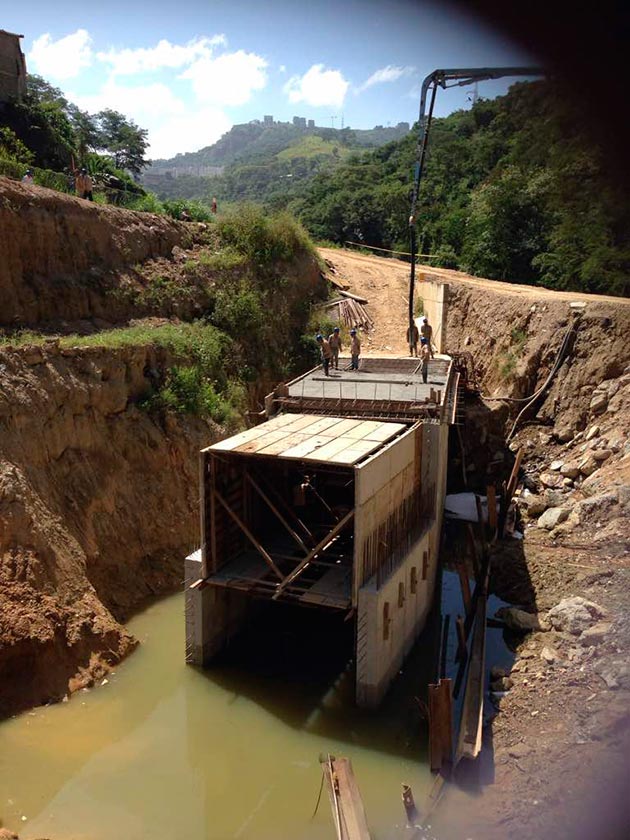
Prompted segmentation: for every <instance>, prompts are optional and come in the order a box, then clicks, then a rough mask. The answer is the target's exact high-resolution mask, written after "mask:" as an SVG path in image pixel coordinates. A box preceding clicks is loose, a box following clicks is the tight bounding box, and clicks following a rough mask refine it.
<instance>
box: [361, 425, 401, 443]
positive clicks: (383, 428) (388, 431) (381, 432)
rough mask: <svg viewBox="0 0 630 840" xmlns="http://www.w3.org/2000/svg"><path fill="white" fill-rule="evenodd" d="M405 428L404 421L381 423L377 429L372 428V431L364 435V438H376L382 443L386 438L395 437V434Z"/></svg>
mask: <svg viewBox="0 0 630 840" xmlns="http://www.w3.org/2000/svg"><path fill="white" fill-rule="evenodd" d="M406 428H408V427H407V426H406V425H405V424H404V423H389V422H388V423H381V425H380V427H379V428H378V429H374V431H372V432H370V433H369V434H367V435H365V438H364V439H365V440H378V441H381V442H383V443H384V442H385V441H386V440H389V439H390V438H393V437H395V435H397V434H398V433H399V432H402V431H403V430H404V429H406Z"/></svg>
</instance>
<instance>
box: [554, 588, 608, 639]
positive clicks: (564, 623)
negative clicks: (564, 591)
mask: <svg viewBox="0 0 630 840" xmlns="http://www.w3.org/2000/svg"><path fill="white" fill-rule="evenodd" d="M605 615H606V611H605V610H604V609H603V608H602V607H600V606H599V604H595V603H594V602H593V601H589V600H587V599H586V598H582V597H580V596H579V595H573V596H571V597H570V598H563V599H562V601H560V603H559V604H556V606H555V607H552V609H550V610H549V612H548V614H547V618H548V619H549V621H550V622H551V626H552V627H553V628H554V630H566V631H567V632H569V633H572V634H573V635H574V636H579V635H580V633H582V631H583V630H586V629H587V628H588V627H591V626H592V625H593V624H595V623H596V622H597V621H599V620H600V619H601V618H604V617H605Z"/></svg>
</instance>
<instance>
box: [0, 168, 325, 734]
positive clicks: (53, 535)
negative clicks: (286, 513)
mask: <svg viewBox="0 0 630 840" xmlns="http://www.w3.org/2000/svg"><path fill="white" fill-rule="evenodd" d="M210 227H211V226H208V227H206V228H200V227H199V226H197V225H185V224H180V223H176V222H173V221H171V220H169V219H166V218H163V217H158V216H153V215H150V214H146V213H133V212H129V211H125V210H119V209H116V208H111V207H98V206H94V205H91V204H89V203H87V202H85V201H80V200H79V199H75V198H73V197H70V196H64V195H60V194H59V193H55V192H53V191H50V190H44V189H41V188H29V187H25V186H23V185H20V184H15V183H14V182H12V181H7V180H6V179H2V178H0V253H1V254H2V259H1V260H0V328H4V331H5V332H6V333H8V334H11V333H12V331H13V330H14V329H16V328H17V329H18V330H19V328H22V327H29V329H30V330H31V331H37V332H39V333H46V334H48V335H50V334H51V333H52V334H53V336H54V335H57V336H59V335H63V334H67V333H71V332H74V331H76V332H79V333H92V334H93V335H92V337H91V339H90V344H89V345H88V346H86V345H85V343H83V344H81V342H79V343H78V344H77V346H72V343H71V340H70V339H68V338H66V339H65V340H64V341H61V342H60V341H59V340H58V339H56V338H54V337H51V338H50V339H49V340H45V341H42V336H41V335H39V336H36V337H35V338H34V341H33V343H32V344H28V345H27V344H24V336H22V338H21V340H20V341H18V342H17V343H16V346H9V344H6V343H4V344H3V343H0V687H1V688H0V717H2V716H5V715H7V714H10V713H13V712H15V711H18V710H20V709H23V708H27V707H29V706H32V705H35V704H38V703H42V702H46V701H49V700H60V699H61V698H63V697H64V695H65V694H66V693H68V691H69V690H70V691H71V690H74V689H76V688H77V687H80V686H82V685H84V684H86V683H91V681H93V680H94V679H98V678H99V677H100V676H101V675H102V674H103V673H104V672H105V670H106V669H107V667H108V666H110V665H112V664H114V663H115V662H117V661H119V660H120V658H122V657H123V656H124V655H125V654H126V653H128V652H129V651H130V650H131V649H132V648H133V647H134V645H135V644H136V642H135V640H134V639H133V638H131V636H130V635H129V634H128V633H127V631H126V630H125V628H124V627H123V626H122V624H121V622H122V621H124V620H125V619H126V617H127V616H128V615H129V613H130V611H131V610H133V609H134V608H136V607H137V606H138V605H140V604H141V603H142V601H143V600H144V599H145V598H146V597H147V596H149V595H153V594H156V593H162V592H172V591H174V590H175V589H177V587H178V586H179V585H180V584H181V580H182V575H183V558H184V556H185V555H186V554H187V553H188V552H190V551H191V550H193V549H194V548H195V547H196V546H197V542H198V522H197V511H198V451H199V449H200V448H201V447H202V446H206V445H208V444H209V443H211V442H212V441H213V440H216V439H217V438H218V437H219V436H222V435H224V434H225V430H224V429H221V428H219V427H218V426H217V425H215V424H214V423H212V422H211V421H206V420H202V419H200V418H198V417H195V416H193V415H191V414H184V413H179V414H177V413H174V412H168V411H167V412H165V413H162V414H161V415H159V416H158V415H155V414H153V415H151V414H149V413H147V412H146V411H145V410H144V409H143V408H142V407H141V406H140V403H141V402H142V398H143V397H146V396H148V395H149V393H150V392H151V389H152V386H153V387H155V385H156V381H160V382H161V381H163V379H164V373H165V371H167V370H168V369H169V368H171V367H172V366H173V365H174V364H182V359H179V358H178V359H175V358H174V357H171V356H170V354H169V351H167V350H165V349H163V345H161V344H160V343H159V342H156V343H155V344H152V343H151V336H150V333H151V329H152V327H153V326H158V325H160V324H164V322H165V321H166V320H167V319H168V317H169V316H176V318H177V319H180V320H191V319H193V318H197V317H199V316H202V315H206V314H208V313H211V312H212V306H213V303H214V300H215V298H216V294H217V290H218V289H220V288H221V283H222V281H223V280H225V279H226V275H225V269H222V268H221V265H220V262H219V263H216V264H215V263H213V262H212V257H213V256H214V254H215V253H216V251H217V249H215V248H214V247H213V246H214V245H216V244H217V243H216V242H214V241H213V240H212V231H211V230H210ZM196 237H200V238H201V239H202V240H203V248H202V247H201V244H200V243H199V242H195V240H196ZM215 238H216V234H215ZM219 244H220V243H219ZM239 265H241V267H242V270H243V271H250V274H251V277H252V278H253V280H252V282H260V284H261V287H263V286H265V284H267V286H266V287H265V288H267V287H268V286H269V285H270V284H271V285H273V283H274V282H275V281H276V280H277V282H278V286H279V288H280V286H281V287H282V294H283V299H282V306H281V307H279V309H278V311H282V313H283V318H284V323H283V331H282V335H281V336H280V340H279V344H278V352H279V353H282V354H284V355H290V352H291V350H292V349H293V348H292V347H291V342H292V341H293V338H294V334H299V333H300V331H301V329H303V326H302V322H303V321H304V320H305V318H306V314H305V313H307V310H308V307H305V305H304V303H305V301H308V300H310V299H311V298H313V297H318V296H319V297H321V296H322V294H323V293H324V292H325V284H324V282H323V280H322V278H321V276H320V272H319V268H318V266H317V263H316V261H315V259H314V258H313V257H312V255H310V254H308V253H307V252H306V251H304V252H301V253H299V254H297V255H296V257H295V259H294V260H293V262H289V263H286V264H285V263H283V264H282V265H278V266H266V271H265V273H264V276H263V274H261V275H260V277H258V275H257V273H256V267H255V266H250V265H248V264H246V263H239ZM228 270H229V269H228ZM236 270H237V271H238V270H241V269H238V268H237V269H236ZM222 271H223V272H224V273H222ZM239 277H240V275H238V274H236V275H235V274H234V273H232V274H230V277H229V279H230V281H234V280H236V282H238V280H239ZM232 285H234V283H233V284H232ZM267 290H268V288H267ZM145 314H151V315H157V316H159V318H157V319H146V320H145V321H144V322H143V323H142V330H141V331H139V332H138V333H137V334H138V335H140V334H141V335H142V338H138V339H137V340H138V341H141V342H142V344H141V345H134V344H132V343H130V341H129V340H127V341H125V342H122V343H121V344H118V343H117V342H116V341H115V340H114V339H113V338H112V336H111V335H110V336H109V338H108V339H104V340H103V346H99V344H98V340H99V333H100V331H101V330H102V329H103V328H104V327H111V326H113V325H115V326H116V327H124V326H126V325H127V324H128V322H129V321H130V320H131V319H132V318H137V317H138V316H139V315H140V316H141V315H145ZM2 331H3V330H1V329H0V332H2ZM134 335H135V333H134ZM145 344H146V346H145ZM169 346H170V345H169ZM160 348H161V349H160ZM258 349H259V348H258ZM183 363H184V364H186V363H187V362H186V360H184V361H183ZM188 363H190V360H188ZM258 370H259V372H260V378H261V382H260V383H250V390H251V392H252V394H253V395H256V394H257V390H256V385H257V384H258V385H260V387H261V388H262V387H263V384H262V382H263V381H264V380H265V378H266V376H267V374H266V368H264V366H263V365H262V363H261V364H260V365H259V366H258ZM238 373H239V371H238V370H233V371H230V375H233V376H238Z"/></svg>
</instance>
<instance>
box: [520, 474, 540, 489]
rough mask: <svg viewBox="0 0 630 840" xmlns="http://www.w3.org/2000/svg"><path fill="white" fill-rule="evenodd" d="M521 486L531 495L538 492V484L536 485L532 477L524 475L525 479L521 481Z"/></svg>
mask: <svg viewBox="0 0 630 840" xmlns="http://www.w3.org/2000/svg"><path fill="white" fill-rule="evenodd" d="M523 484H524V486H525V488H526V489H527V490H529V491H530V492H531V493H536V491H537V490H538V484H537V483H536V479H535V478H534V476H533V475H525V478H524V479H523Z"/></svg>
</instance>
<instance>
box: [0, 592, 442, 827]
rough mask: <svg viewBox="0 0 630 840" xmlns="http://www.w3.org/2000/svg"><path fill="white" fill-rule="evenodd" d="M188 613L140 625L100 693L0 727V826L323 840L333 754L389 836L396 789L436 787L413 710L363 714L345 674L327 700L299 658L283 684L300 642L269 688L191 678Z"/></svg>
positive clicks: (266, 675) (241, 676)
mask: <svg viewBox="0 0 630 840" xmlns="http://www.w3.org/2000/svg"><path fill="white" fill-rule="evenodd" d="M183 611H184V600H183V596H182V595H176V596H172V597H170V598H167V599H165V600H163V601H160V602H158V603H155V604H153V605H152V606H150V607H149V608H148V609H146V610H145V611H144V612H143V613H142V614H141V615H139V616H137V617H136V618H135V619H133V620H132V621H131V622H130V624H129V627H130V630H131V632H133V633H134V634H135V635H136V636H137V637H138V638H139V639H140V640H141V641H142V643H143V644H142V645H141V646H140V648H139V649H138V650H137V651H136V652H135V653H134V654H133V655H132V656H131V657H130V658H129V659H128V660H127V661H126V662H124V663H122V664H121V665H119V666H118V668H117V669H116V671H115V673H113V674H112V675H110V676H109V677H108V682H107V684H106V685H104V686H102V687H100V686H99V687H98V688H96V689H92V690H89V691H81V692H79V693H78V694H76V695H74V696H73V697H72V698H71V699H70V701H69V702H67V703H60V704H57V705H53V706H47V707H41V708H37V709H34V710H33V711H31V712H28V713H25V714H23V715H20V716H18V717H16V718H14V719H11V720H8V721H6V722H4V723H2V724H1V725H0V819H1V820H2V821H3V822H2V823H0V824H4V825H5V826H8V827H10V828H12V829H13V830H16V831H19V833H20V837H21V838H32V837H51V838H53V840H69V838H72V840H79V839H81V840H87V838H90V840H105V838H107V840H111V838H112V837H121V838H122V837H124V838H125V840H140V838H143V840H144V838H148V837H176V838H178V840H202V838H203V839H204V840H205V839H206V838H216V840H223V839H224V838H257V840H266V838H269V840H271V838H273V840H277V839H278V838H313V840H314V839H315V838H330V837H332V836H334V831H333V825H332V817H331V813H330V808H329V804H328V799H327V797H326V794H325V793H324V794H323V796H322V800H321V803H320V806H319V810H318V812H317V814H316V816H315V817H314V818H313V819H311V815H312V813H313V810H314V808H315V803H316V800H317V795H318V791H319V787H320V779H321V772H320V766H319V761H318V758H319V754H320V753H328V752H331V753H333V754H337V755H349V756H350V757H351V758H352V761H353V765H354V768H355V772H356V775H357V778H358V781H359V784H360V787H361V792H362V794H363V797H364V800H365V804H366V810H367V815H368V819H369V822H370V825H371V827H372V828H373V831H374V836H375V837H383V838H385V837H393V836H396V835H397V834H398V830H399V828H400V827H401V825H402V822H403V811H402V807H401V802H400V789H401V782H407V783H409V784H411V785H412V786H413V788H414V791H415V792H416V795H417V796H420V795H421V794H422V793H423V792H424V791H426V790H427V789H428V785H429V782H430V776H429V773H428V770H427V766H426V763H425V755H424V752H423V745H422V744H423V738H422V734H421V733H419V732H418V731H417V727H416V730H414V726H413V720H412V718H413V714H414V712H413V710H412V709H411V708H410V707H408V705H407V704H405V703H404V702H403V703H402V704H401V703H399V702H396V699H395V698H394V700H393V701H392V702H391V704H390V705H388V706H387V707H386V708H385V709H384V710H381V711H380V712H379V713H377V714H364V713H358V712H357V710H356V709H355V708H353V706H352V703H351V702H350V692H349V689H350V680H351V676H350V673H349V672H348V671H344V670H342V671H341V672H340V673H339V674H338V675H337V678H336V679H334V680H332V681H331V680H330V679H327V680H325V681H324V682H327V684H328V687H327V688H326V687H325V686H322V682H323V681H322V679H321V676H322V675H320V674H315V675H312V678H311V677H310V676H309V675H311V671H309V662H308V655H307V656H306V657H304V665H303V673H302V674H298V675H297V676H298V679H297V680H295V679H294V680H290V679H288V678H287V676H286V674H285V673H283V671H282V668H281V667H280V666H281V665H282V663H283V662H285V661H287V660H291V657H292V656H293V655H294V652H295V648H296V647H297V648H299V647H300V646H301V644H302V643H301V642H300V640H299V639H298V641H297V642H295V641H293V640H292V639H291V638H288V639H286V640H285V641H284V642H283V641H282V639H281V640H280V642H279V643H278V642H276V643H277V644H279V650H278V663H279V664H278V668H277V669H276V672H274V671H273V669H269V667H265V668H263V667H262V665H261V668H260V669H259V672H257V671H256V668H255V667H254V668H253V669H252V668H251V667H250V668H248V670H247V672H246V671H245V669H244V668H243V667H242V663H239V662H238V661H237V662H236V663H232V664H231V665H227V664H226V665H224V666H222V667H221V668H218V669H214V670H211V671H206V672H202V671H199V670H196V669H194V668H191V667H189V666H186V665H185V664H184V661H183V659H184V657H183V650H184V635H183V634H184V617H183ZM279 617H280V620H282V616H281V615H280V614H279ZM331 632H334V628H333V630H332V631H331ZM276 638H277V637H276ZM321 642H322V645H323V646H325V648H326V649H327V652H328V653H330V650H331V647H330V637H328V636H326V634H325V633H324V634H323V635H322V636H321ZM315 644H317V642H315ZM308 653H309V651H308V650H307V654H308ZM253 655H254V656H256V652H254V654H253ZM263 658H264V657H263ZM327 658H329V657H327ZM266 664H267V666H268V662H267V663H266ZM250 665H251V663H250ZM315 670H317V669H315ZM294 676H295V675H294ZM401 691H402V689H401ZM401 709H402V711H401ZM24 818H26V819H24Z"/></svg>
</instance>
